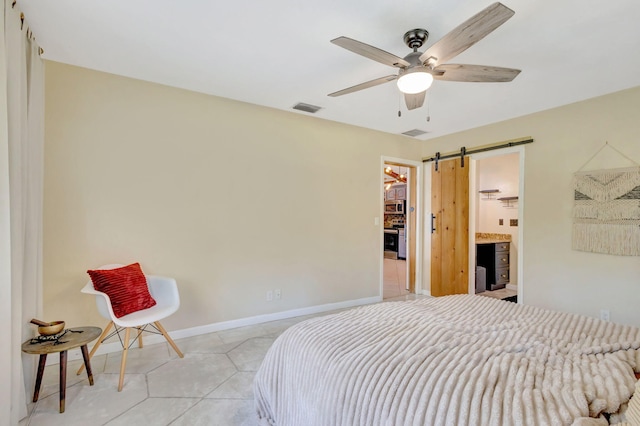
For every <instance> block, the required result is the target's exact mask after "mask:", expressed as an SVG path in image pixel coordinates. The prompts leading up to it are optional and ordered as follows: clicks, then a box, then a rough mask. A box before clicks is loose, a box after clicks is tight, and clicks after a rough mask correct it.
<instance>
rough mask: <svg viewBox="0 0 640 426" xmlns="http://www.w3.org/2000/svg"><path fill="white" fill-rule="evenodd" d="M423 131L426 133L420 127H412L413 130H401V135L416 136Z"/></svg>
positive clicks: (422, 133) (423, 132)
mask: <svg viewBox="0 0 640 426" xmlns="http://www.w3.org/2000/svg"><path fill="white" fill-rule="evenodd" d="M425 133H427V132H426V131H424V130H420V129H413V130H407V131H406V132H403V133H402V134H403V135H406V136H411V137H414V138H415V137H416V136H420V135H424V134H425Z"/></svg>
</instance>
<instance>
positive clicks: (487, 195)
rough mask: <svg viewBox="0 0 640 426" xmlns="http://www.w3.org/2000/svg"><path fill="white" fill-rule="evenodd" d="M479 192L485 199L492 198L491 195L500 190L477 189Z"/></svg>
mask: <svg viewBox="0 0 640 426" xmlns="http://www.w3.org/2000/svg"><path fill="white" fill-rule="evenodd" d="M478 192H479V193H480V194H482V195H484V199H485V200H492V199H493V196H494V195H495V194H497V193H498V192H500V190H499V189H482V190H480V191H478Z"/></svg>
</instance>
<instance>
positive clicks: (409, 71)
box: [329, 2, 520, 110]
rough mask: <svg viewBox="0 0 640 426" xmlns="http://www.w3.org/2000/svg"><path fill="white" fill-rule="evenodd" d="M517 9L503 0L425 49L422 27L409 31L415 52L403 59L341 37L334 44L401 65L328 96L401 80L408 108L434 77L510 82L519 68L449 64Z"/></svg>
mask: <svg viewBox="0 0 640 426" xmlns="http://www.w3.org/2000/svg"><path fill="white" fill-rule="evenodd" d="M514 13H515V12H514V11H513V10H511V9H509V8H508V7H506V6H505V5H503V4H502V3H498V2H497V3H493V4H492V5H491V6H489V7H487V8H486V9H484V10H482V11H481V12H479V13H477V14H475V15H473V16H472V17H471V18H469V19H467V20H466V21H464V22H463V23H462V24H460V25H458V26H457V27H456V28H454V29H453V30H452V31H451V32H449V33H448V34H446V35H445V36H444V37H442V38H441V39H440V40H438V41H437V42H436V43H434V44H433V45H432V46H431V47H429V48H428V49H427V50H426V51H424V52H418V49H419V48H420V47H422V45H423V44H424V42H425V41H426V40H427V38H428V37H429V32H428V31H427V30H425V29H422V28H416V29H413V30H410V31H407V32H406V33H405V35H404V42H405V44H406V45H407V46H409V48H411V49H413V52H411V53H409V54H408V55H407V56H405V57H404V58H400V57H398V56H396V55H394V54H392V53H389V52H386V51H384V50H382V49H378V48H377V47H374V46H370V45H368V44H365V43H362V42H360V41H357V40H354V39H352V38H349V37H344V36H343V37H338V38H336V39H333V40H331V43H333V44H336V45H338V46H340V47H343V48H345V49H347V50H350V51H352V52H354V53H357V54H359V55H362V56H364V57H366V58H369V59H373V60H374V61H378V62H380V63H383V64H385V65H389V66H392V67H395V68H398V69H399V71H398V74H397V75H388V76H385V77H380V78H376V79H375V80H371V81H367V82H365V83H361V84H357V85H355V86H352V87H349V88H346V89H343V90H339V91H337V92H333V93H330V94H329V96H332V97H335V96H342V95H346V94H348V93H353V92H357V91H359V90H362V89H367V88H369V87H373V86H377V85H379V84H383V83H387V82H389V81H393V80H398V81H397V84H398V89H400V91H401V92H402V93H404V99H405V103H406V104H407V108H408V109H410V110H412V109H416V108H420V107H421V106H422V104H423V103H424V99H425V95H426V93H427V89H428V88H429V87H430V86H431V83H432V82H433V80H434V79H436V80H446V81H467V82H508V81H511V80H513V79H514V78H515V77H516V76H517V75H518V74H519V73H520V70H517V69H513V68H502V67H493V66H485V65H466V64H447V63H445V62H447V61H449V60H450V59H452V58H453V57H455V56H457V55H459V54H460V53H462V52H464V51H465V50H467V49H468V48H469V47H471V46H473V45H474V44H475V43H477V42H479V41H480V40H482V39H483V38H484V37H486V36H487V35H488V34H490V33H491V32H492V31H494V30H495V29H496V28H498V27H499V26H500V25H502V24H503V23H505V22H506V21H507V20H508V19H509V18H511V17H512V16H513V15H514Z"/></svg>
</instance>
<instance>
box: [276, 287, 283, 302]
mask: <svg viewBox="0 0 640 426" xmlns="http://www.w3.org/2000/svg"><path fill="white" fill-rule="evenodd" d="M274 294H275V296H276V300H280V299H281V298H282V291H281V290H280V289H279V288H277V289H276V291H275V292H274Z"/></svg>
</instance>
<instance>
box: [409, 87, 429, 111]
mask: <svg viewBox="0 0 640 426" xmlns="http://www.w3.org/2000/svg"><path fill="white" fill-rule="evenodd" d="M426 94H427V91H426V90H425V91H424V92H420V93H414V94H409V93H405V94H404V102H405V103H406V104H407V109H408V110H412V109H416V108H420V107H421V106H422V105H423V104H424V98H425V95H426Z"/></svg>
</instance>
